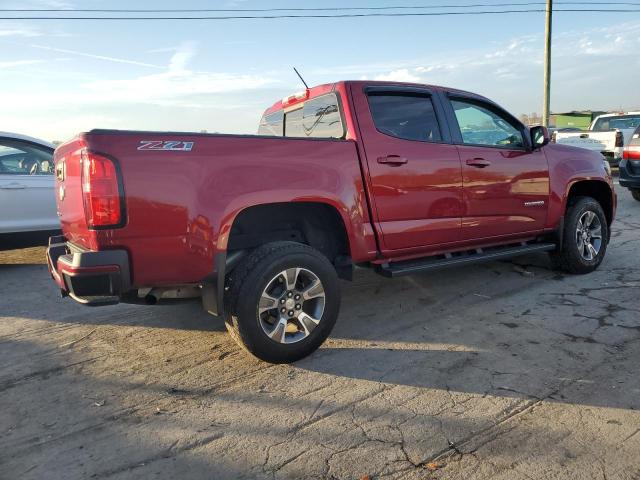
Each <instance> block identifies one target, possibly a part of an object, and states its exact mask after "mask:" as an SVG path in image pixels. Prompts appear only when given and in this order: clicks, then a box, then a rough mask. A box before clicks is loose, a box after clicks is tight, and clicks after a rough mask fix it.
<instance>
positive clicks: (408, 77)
mask: <svg viewBox="0 0 640 480" xmlns="http://www.w3.org/2000/svg"><path fill="white" fill-rule="evenodd" d="M373 79H374V80H383V81H389V82H413V83H415V82H419V81H420V77H419V76H418V75H416V74H415V73H411V72H409V69H407V68H401V69H399V70H393V71H392V72H389V73H387V74H383V75H376V76H375V77H373Z"/></svg>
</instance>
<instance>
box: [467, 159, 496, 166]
mask: <svg viewBox="0 0 640 480" xmlns="http://www.w3.org/2000/svg"><path fill="white" fill-rule="evenodd" d="M467 165H469V166H470V167H476V168H484V167H488V166H489V165H491V162H490V161H489V160H485V159H484V158H470V159H469V160H467Z"/></svg>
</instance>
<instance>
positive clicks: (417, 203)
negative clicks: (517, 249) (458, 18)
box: [55, 82, 615, 287]
mask: <svg viewBox="0 0 640 480" xmlns="http://www.w3.org/2000/svg"><path fill="white" fill-rule="evenodd" d="M373 83H375V84H376V85H385V84H384V83H380V82H340V83H337V84H335V85H333V84H331V85H323V86H320V87H315V88H313V89H311V90H310V96H311V98H313V97H315V96H318V95H321V94H323V93H326V92H328V91H332V90H334V89H335V91H336V92H337V94H338V96H339V97H340V100H341V103H342V107H343V113H344V121H345V127H346V131H347V133H346V140H312V139H292V138H280V137H272V138H268V137H258V136H240V135H214V134H192V133H175V134H174V133H171V134H167V133H145V132H100V131H98V132H90V133H84V134H81V135H80V136H79V137H77V138H76V139H74V140H72V141H71V142H69V143H67V144H65V145H62V146H60V147H59V148H58V149H57V150H56V155H55V157H56V162H60V161H62V160H63V159H64V161H65V167H66V178H65V180H64V189H65V195H64V200H60V198H59V197H58V200H57V201H58V209H59V211H60V214H61V217H60V218H61V222H62V227H63V232H64V234H65V236H66V237H67V239H68V240H69V241H71V242H72V243H74V244H76V245H78V246H80V247H83V248H86V249H89V250H106V249H114V248H119V249H125V250H127V251H128V252H129V256H130V258H131V261H132V265H131V271H132V276H133V278H132V282H133V285H134V286H135V287H142V286H159V285H170V284H180V283H191V282H198V281H200V280H202V279H203V278H204V277H205V276H207V275H209V274H210V273H211V272H212V270H213V263H214V262H213V259H214V256H215V254H216V253H218V252H222V251H225V250H226V247H227V242H228V235H229V232H230V229H231V226H232V224H233V221H234V219H235V218H236V216H237V215H238V214H239V213H240V212H241V211H242V210H243V209H245V208H248V207H251V206H254V205H260V204H268V203H278V202H321V203H325V204H327V205H329V206H331V207H333V208H335V209H336V211H337V212H338V213H339V215H340V216H341V218H342V220H343V222H344V224H345V228H346V231H347V235H348V237H349V246H350V249H351V256H352V258H353V260H354V261H355V262H366V261H375V262H379V261H388V260H397V259H404V258H410V257H415V256H420V255H424V254H430V253H436V252H437V253H440V252H446V251H448V250H455V249H459V248H463V247H468V246H484V245H493V244H497V243H500V242H501V241H505V240H506V239H526V238H531V237H535V236H536V235H537V234H540V233H543V232H549V231H551V230H553V229H554V228H556V227H557V225H558V224H559V220H560V217H561V216H562V215H563V213H564V210H565V205H566V197H567V194H568V192H569V188H570V186H571V185H572V184H573V183H575V182H577V181H580V180H597V181H601V182H606V183H607V184H609V185H612V183H611V180H610V179H609V178H608V177H607V175H606V174H605V172H604V168H603V167H602V162H601V160H600V159H599V156H598V155H596V154H594V153H593V152H589V151H587V150H581V149H576V148H572V147H567V146H562V145H548V146H546V147H544V148H543V149H539V150H536V151H530V152H524V151H510V150H505V149H496V148H483V147H475V146H474V147H471V146H460V145H451V144H433V143H426V142H416V141H407V140H402V139H397V138H393V137H390V136H387V135H385V134H382V133H380V132H378V131H377V130H376V129H375V126H374V125H373V119H372V117H371V113H370V111H369V108H368V104H367V99H366V95H365V94H364V92H363V88H364V87H365V86H366V85H370V84H373ZM394 85H402V84H394ZM430 88H432V89H433V91H434V92H440V90H439V89H438V88H437V87H430ZM278 108H280V102H277V103H276V104H275V105H274V106H273V107H271V108H270V109H269V110H268V111H273V110H276V109H278ZM143 140H149V141H152V140H180V141H183V142H194V146H193V149H192V150H191V151H190V152H174V151H139V150H137V147H138V146H139V144H140V142H141V141H143ZM82 148H90V149H91V150H92V151H95V152H98V153H103V154H107V155H109V157H110V158H113V159H115V161H116V162H117V164H118V165H119V169H120V173H121V175H122V179H123V186H124V202H125V205H126V225H125V226H124V227H122V228H117V229H109V230H90V229H88V227H87V224H86V220H85V218H84V208H83V203H82V193H81V185H80V173H81V170H80V161H79V159H80V151H81V149H82ZM388 155H398V156H400V157H403V158H406V159H407V163H405V164H403V165H401V166H392V165H389V164H381V163H378V162H377V158H379V157H382V156H388ZM474 158H483V159H485V160H486V161H487V162H488V163H489V165H487V166H486V167H485V168H482V169H479V168H475V167H472V166H469V165H467V163H466V160H467V159H474ZM363 182H364V183H363ZM57 185H58V187H60V185H61V183H60V181H58V182H57ZM614 195H615V194H614ZM614 200H615V198H614ZM530 202H544V205H539V204H537V205H536V204H534V205H533V206H531V205H529V206H526V205H525V203H530ZM614 204H615V201H614ZM370 212H371V216H370ZM374 232H375V234H374Z"/></svg>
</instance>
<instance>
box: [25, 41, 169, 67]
mask: <svg viewBox="0 0 640 480" xmlns="http://www.w3.org/2000/svg"><path fill="white" fill-rule="evenodd" d="M31 47H33V48H38V49H40V50H48V51H50V52H58V53H66V54H69V55H76V56H79V57H87V58H93V59H96V60H105V61H107V62H115V63H125V64H127V65H137V66H139V67H149V68H158V69H162V68H163V67H162V66H160V65H154V64H152V63H146V62H139V61H137V60H129V59H126V58H117V57H108V56H105V55H96V54H94V53H86V52H79V51H77V50H67V49H65V48H54V47H49V46H47V45H31Z"/></svg>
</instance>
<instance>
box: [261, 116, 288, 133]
mask: <svg viewBox="0 0 640 480" xmlns="http://www.w3.org/2000/svg"><path fill="white" fill-rule="evenodd" d="M283 131H284V113H283V112H282V110H278V111H277V112H274V113H270V114H269V115H263V116H262V119H261V120H260V126H259V127H258V135H273V136H276V137H281V136H282V135H283Z"/></svg>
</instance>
